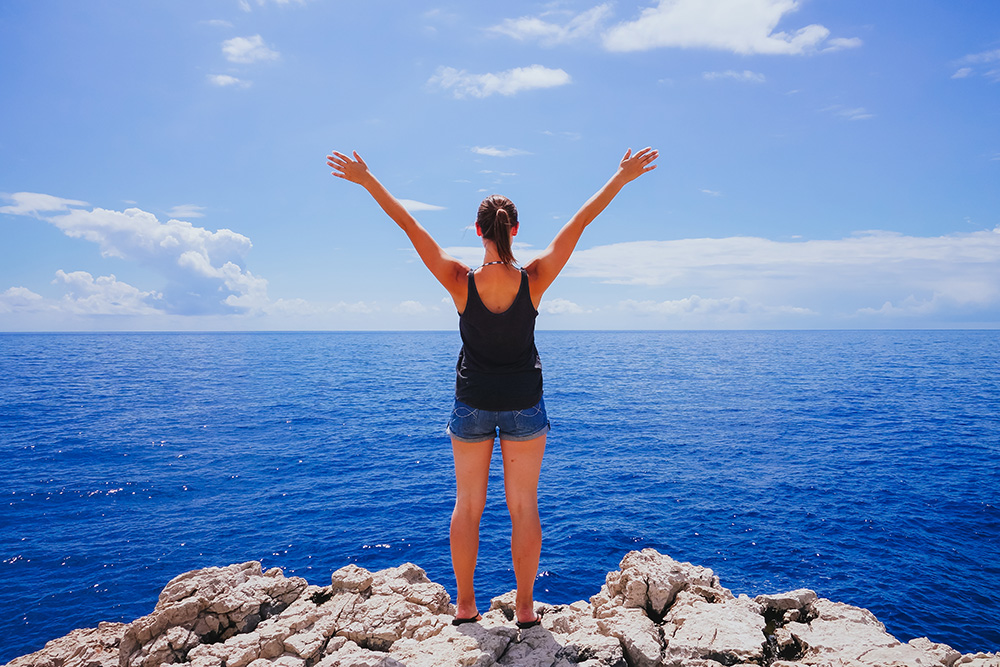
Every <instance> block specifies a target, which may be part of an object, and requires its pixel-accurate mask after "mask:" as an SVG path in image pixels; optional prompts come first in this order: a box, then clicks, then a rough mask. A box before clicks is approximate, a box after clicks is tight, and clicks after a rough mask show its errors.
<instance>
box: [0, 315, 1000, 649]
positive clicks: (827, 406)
mask: <svg viewBox="0 0 1000 667" xmlns="http://www.w3.org/2000/svg"><path fill="white" fill-rule="evenodd" d="M459 344H460V343H459V339H458V336H457V334H456V333H454V332H448V333H439V332H419V333H413V332H407V333H294V334H291V333H288V334H286V333H276V334H264V333H254V334H0V453H2V456H3V462H4V463H3V466H2V468H0V504H2V508H3V509H2V511H0V661H6V660H9V659H11V658H13V657H16V656H18V655H21V654H24V653H29V652H31V651H34V650H37V649H39V648H41V647H42V646H43V645H44V644H45V642H46V641H48V640H50V639H53V638H55V637H58V636H61V635H64V634H66V633H67V632H69V631H70V630H72V629H74V628H77V627H91V626H95V625H96V624H97V623H98V622H99V621H102V620H118V621H130V620H132V619H134V618H136V617H138V616H141V615H144V614H147V613H149V612H150V611H151V610H152V608H153V605H154V604H155V602H156V598H157V595H158V593H159V591H160V590H161V589H162V588H163V586H164V585H165V584H166V583H167V581H169V580H170V579H171V578H172V577H174V576H175V575H177V574H180V573H182V572H185V571H187V570H191V569H195V568H201V567H207V566H212V565H226V564H229V563H235V562H242V561H247V560H262V561H263V562H264V565H265V567H272V566H278V567H281V568H283V569H284V570H285V572H286V574H288V575H298V576H302V577H305V578H306V579H307V580H309V581H310V583H314V584H320V585H324V584H327V583H328V582H329V575H330V573H331V572H332V571H333V570H336V569H337V568H339V567H341V566H343V565H345V564H347V563H357V564H359V565H361V566H363V567H366V568H369V569H380V568H384V567H391V566H394V565H398V564H399V563H402V562H404V561H412V562H414V563H417V564H418V565H420V566H421V567H423V568H424V569H425V570H426V571H427V573H428V576H430V577H431V579H433V580H435V581H438V582H440V583H443V584H445V585H446V586H447V587H448V588H449V591H450V592H451V593H452V595H454V586H453V581H452V574H451V566H450V557H449V551H448V521H449V517H450V513H451V506H452V503H453V499H454V480H453V469H452V462H451V449H450V444H449V442H448V439H447V436H446V435H445V434H444V424H445V421H446V418H447V414H448V411H449V410H450V402H451V399H452V396H453V394H452V392H453V382H454V364H455V359H456V356H457V352H458V347H459ZM538 347H539V350H540V352H541V355H542V360H543V365H544V367H545V395H546V405H547V407H548V409H549V413H550V415H549V416H550V419H551V420H552V426H553V430H552V432H551V434H550V436H549V440H548V446H547V451H546V460H545V464H544V467H543V472H542V479H541V488H540V505H541V508H542V521H543V527H544V531H545V538H544V539H545V542H544V546H543V551H542V559H541V568H542V571H541V573H540V575H539V580H538V582H537V584H536V598H537V599H539V600H541V601H544V602H550V603H568V602H573V601H575V600H578V599H586V598H588V597H589V596H591V595H593V594H594V593H596V592H597V591H598V590H599V588H600V586H601V584H602V583H603V580H604V575H605V573H606V572H608V571H609V570H613V569H616V568H617V566H618V562H619V561H620V560H621V558H622V556H623V555H624V554H625V553H626V552H627V551H629V550H631V549H640V548H644V547H653V548H656V549H658V550H660V551H662V552H663V553H667V554H669V555H671V556H673V557H674V558H677V559H678V560H684V561H690V562H693V563H696V564H699V565H705V566H707V567H711V568H713V569H714V570H715V572H716V574H718V575H719V577H720V578H721V580H722V584H723V585H724V586H727V587H728V588H730V589H732V590H733V591H734V593H747V594H749V595H756V594H759V593H767V592H778V591H787V590H791V589H794V588H800V587H805V588H811V589H814V590H816V591H817V593H818V594H819V595H820V596H822V597H827V598H831V599H834V600H838V601H841V602H847V603H849V604H853V605H857V606H861V607H865V608H868V609H870V610H872V612H874V613H875V615H876V616H878V618H879V619H880V620H881V621H882V622H883V623H885V625H886V626H887V629H888V630H889V632H891V633H892V634H894V635H896V636H897V637H898V638H899V639H901V640H903V641H907V640H909V639H911V638H913V637H918V636H927V637H930V638H931V639H932V640H934V641H940V642H944V643H947V644H950V645H952V646H954V647H955V648H957V649H959V650H961V651H963V652H972V651H998V650H1000V599H998V598H997V595H996V584H997V582H998V581H1000V418H998V415H997V407H998V406H1000V332H996V331H869V332H861V331H837V332H546V331H543V332H539V333H538ZM496 450H497V451H495V452H494V457H495V459H494V468H493V472H492V474H491V487H490V498H489V502H488V506H487V509H486V513H485V515H484V518H483V525H482V541H481V545H480V558H479V566H478V570H477V591H478V593H479V596H480V605H481V606H483V607H484V606H485V605H488V601H489V598H490V597H492V596H495V595H499V594H501V593H503V592H506V591H508V590H511V589H512V588H513V587H514V578H513V572H512V570H511V567H510V548H509V539H510V535H509V525H510V524H509V519H508V516H507V513H506V509H505V507H504V504H503V487H502V483H501V480H502V477H501V470H500V466H499V460H498V456H499V447H497V448H496Z"/></svg>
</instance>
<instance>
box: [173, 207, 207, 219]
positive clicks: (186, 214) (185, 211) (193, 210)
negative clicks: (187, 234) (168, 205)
mask: <svg viewBox="0 0 1000 667" xmlns="http://www.w3.org/2000/svg"><path fill="white" fill-rule="evenodd" d="M204 210H205V207H204V206H195V205H194V204H181V205H180V206H174V207H173V208H172V209H170V210H169V211H167V215H169V216H170V217H172V218H204V217H205V214H204V213H203V212H202V211H204Z"/></svg>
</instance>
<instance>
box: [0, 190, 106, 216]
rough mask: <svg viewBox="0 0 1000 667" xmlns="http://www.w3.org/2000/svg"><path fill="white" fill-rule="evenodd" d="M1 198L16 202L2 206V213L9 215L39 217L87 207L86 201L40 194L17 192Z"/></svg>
mask: <svg viewBox="0 0 1000 667" xmlns="http://www.w3.org/2000/svg"><path fill="white" fill-rule="evenodd" d="M0 196H2V197H3V198H4V199H9V200H11V201H13V202H14V203H13V204H10V205H8V206H0V213H8V214H10V215H31V216H34V217H38V214H40V213H50V212H53V211H68V210H69V209H70V207H72V206H86V205H87V202H85V201H79V200H76V199H63V198H62V197H53V196H52V195H43V194H40V193H38V192H15V193H14V194H12V195H0Z"/></svg>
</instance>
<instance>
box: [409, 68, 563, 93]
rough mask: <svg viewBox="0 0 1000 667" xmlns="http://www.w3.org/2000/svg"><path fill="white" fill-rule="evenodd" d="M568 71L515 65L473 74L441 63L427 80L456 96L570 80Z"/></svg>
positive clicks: (546, 85)
mask: <svg viewBox="0 0 1000 667" xmlns="http://www.w3.org/2000/svg"><path fill="white" fill-rule="evenodd" d="M570 81H571V79H570V76H569V74H567V73H566V72H565V71H563V70H561V69H551V68H548V67H543V66H542V65H530V66H528V67H516V68H514V69H509V70H506V71H504V72H498V73H496V74H493V73H486V74H470V73H468V72H466V71H465V70H457V69H455V68H454V67H439V68H438V70H437V72H436V73H435V74H434V76H432V77H431V78H430V80H428V82H427V83H428V84H431V85H437V86H439V87H440V88H442V89H444V90H451V91H452V94H453V95H454V96H455V97H456V98H463V97H478V98H483V97H489V96H490V95H515V94H517V93H520V92H522V91H525V90H533V89H536V88H553V87H556V86H564V85H566V84H568V83H570Z"/></svg>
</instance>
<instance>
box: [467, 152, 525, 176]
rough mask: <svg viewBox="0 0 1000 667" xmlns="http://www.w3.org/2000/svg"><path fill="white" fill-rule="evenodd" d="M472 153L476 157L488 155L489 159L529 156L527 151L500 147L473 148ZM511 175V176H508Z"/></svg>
mask: <svg viewBox="0 0 1000 667" xmlns="http://www.w3.org/2000/svg"><path fill="white" fill-rule="evenodd" d="M472 152H473V153H476V154H477V155H489V156H490V157H512V156H514V155H531V153H529V152H528V151H523V150H521V149H520V148H501V147H500V146H473V147H472ZM510 175H513V174H510Z"/></svg>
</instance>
